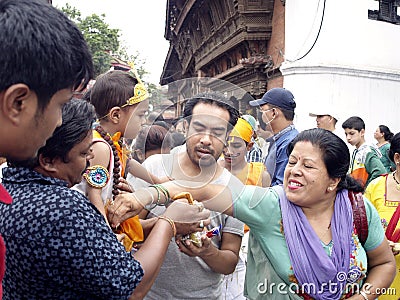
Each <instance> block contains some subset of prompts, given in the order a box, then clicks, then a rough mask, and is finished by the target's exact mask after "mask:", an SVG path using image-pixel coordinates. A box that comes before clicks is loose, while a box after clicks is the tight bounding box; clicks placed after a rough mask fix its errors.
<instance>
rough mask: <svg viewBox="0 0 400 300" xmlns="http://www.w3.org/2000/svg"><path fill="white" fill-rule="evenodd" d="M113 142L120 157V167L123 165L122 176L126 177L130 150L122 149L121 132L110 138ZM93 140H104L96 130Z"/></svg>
mask: <svg viewBox="0 0 400 300" xmlns="http://www.w3.org/2000/svg"><path fill="white" fill-rule="evenodd" d="M110 137H111V140H112V141H113V144H114V146H115V148H116V150H117V153H118V157H119V160H120V163H121V164H120V165H121V176H122V177H124V175H125V167H126V162H127V161H128V155H129V151H128V149H127V148H126V147H125V145H124V146H122V147H121V145H120V144H119V140H120V139H121V132H117V133H115V134H114V135H113V136H110ZM93 138H97V139H102V137H101V135H100V133H98V132H97V131H96V130H93Z"/></svg>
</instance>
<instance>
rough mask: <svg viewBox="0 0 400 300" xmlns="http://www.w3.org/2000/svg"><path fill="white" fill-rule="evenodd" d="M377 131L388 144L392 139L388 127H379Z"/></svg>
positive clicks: (391, 133)
mask: <svg viewBox="0 0 400 300" xmlns="http://www.w3.org/2000/svg"><path fill="white" fill-rule="evenodd" d="M379 131H380V132H381V133H382V134H383V138H384V139H385V141H388V142H389V143H390V141H391V140H392V138H393V132H391V131H390V129H389V127H387V126H386V125H379Z"/></svg>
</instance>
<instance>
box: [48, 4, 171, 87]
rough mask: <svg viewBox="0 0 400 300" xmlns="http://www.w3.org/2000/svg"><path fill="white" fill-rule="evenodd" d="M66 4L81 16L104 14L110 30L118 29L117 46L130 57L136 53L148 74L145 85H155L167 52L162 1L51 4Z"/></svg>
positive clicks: (59, 6)
mask: <svg viewBox="0 0 400 300" xmlns="http://www.w3.org/2000/svg"><path fill="white" fill-rule="evenodd" d="M66 3H69V4H70V5H71V6H73V7H76V8H77V9H78V10H80V11H81V13H82V16H83V17H85V16H88V15H90V14H92V13H95V14H97V15H101V14H103V13H104V14H105V15H106V18H105V21H106V23H107V24H109V25H110V28H115V29H120V33H121V38H120V40H121V42H122V43H123V44H125V45H126V46H127V47H128V52H129V53H130V54H135V53H136V52H138V53H139V57H140V58H141V59H144V60H145V61H146V63H145V69H146V70H147V71H148V72H150V74H149V75H148V77H147V78H145V79H146V80H147V81H149V82H152V83H155V84H158V83H159V81H160V76H161V72H162V69H163V66H164V62H165V58H166V55H167V52H168V48H169V43H168V41H167V40H166V39H164V31H165V13H166V1H163V0H147V1H132V0H113V1H110V0H53V5H54V6H56V7H58V8H61V7H63V6H64V5H65V4H66Z"/></svg>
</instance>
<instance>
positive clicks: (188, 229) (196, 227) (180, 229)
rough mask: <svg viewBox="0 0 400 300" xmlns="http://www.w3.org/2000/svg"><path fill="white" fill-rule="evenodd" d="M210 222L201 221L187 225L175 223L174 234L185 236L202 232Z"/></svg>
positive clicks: (185, 223)
mask: <svg viewBox="0 0 400 300" xmlns="http://www.w3.org/2000/svg"><path fill="white" fill-rule="evenodd" d="M210 223H211V220H210V219H207V220H201V221H200V222H194V223H187V222H183V223H181V222H177V221H175V227H176V233H177V234H179V235H187V234H189V233H192V232H196V231H203V230H204V227H206V226H208V225H210Z"/></svg>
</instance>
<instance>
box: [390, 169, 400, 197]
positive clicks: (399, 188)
mask: <svg viewBox="0 0 400 300" xmlns="http://www.w3.org/2000/svg"><path fill="white" fill-rule="evenodd" d="M392 175H393V179H394V182H396V190H398V191H399V192H400V182H399V181H398V180H397V178H396V171H394V172H393V173H392Z"/></svg>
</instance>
